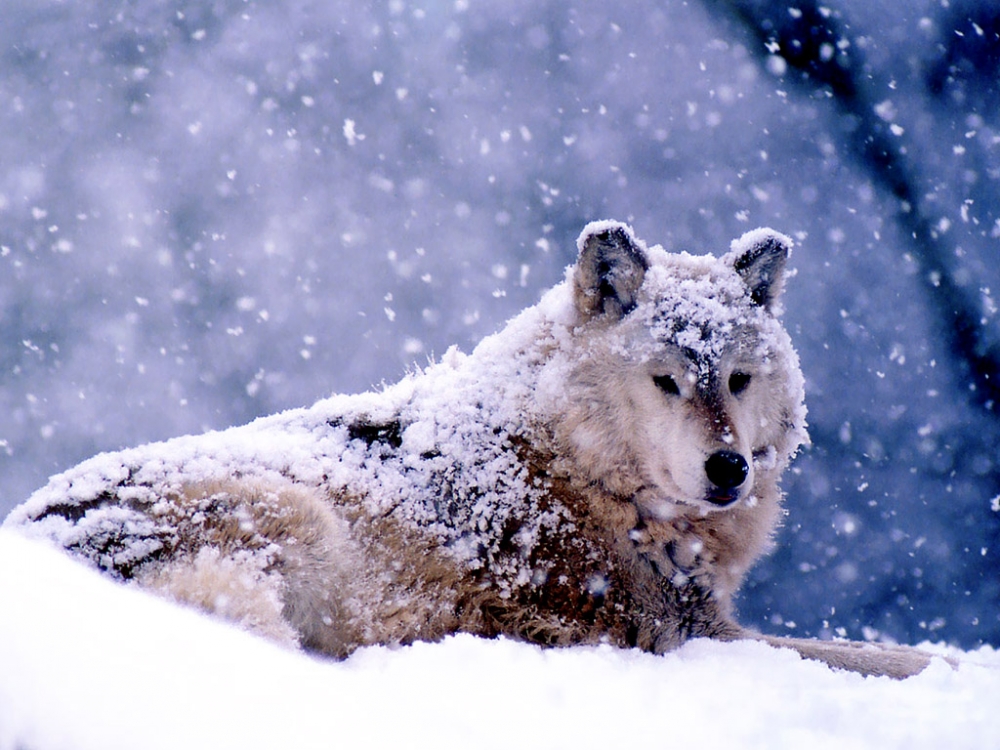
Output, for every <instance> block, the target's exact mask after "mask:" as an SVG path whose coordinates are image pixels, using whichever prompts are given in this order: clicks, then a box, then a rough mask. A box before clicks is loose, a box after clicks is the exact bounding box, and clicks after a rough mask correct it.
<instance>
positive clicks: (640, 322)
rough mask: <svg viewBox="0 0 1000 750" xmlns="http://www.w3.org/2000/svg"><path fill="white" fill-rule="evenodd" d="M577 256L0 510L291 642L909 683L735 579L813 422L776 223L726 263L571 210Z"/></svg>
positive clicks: (338, 650) (911, 667)
mask: <svg viewBox="0 0 1000 750" xmlns="http://www.w3.org/2000/svg"><path fill="white" fill-rule="evenodd" d="M577 245H578V250H579V255H578V259H577V261H576V263H575V264H574V265H572V266H570V267H569V268H568V269H567V271H566V276H565V279H564V280H563V282H562V283H560V284H558V285H557V286H555V287H554V288H552V289H551V290H549V291H548V292H547V293H546V294H545V295H544V296H543V297H542V298H541V300H540V301H539V302H538V304H536V305H535V306H533V307H530V308H528V309H527V310H525V311H523V312H522V313H521V314H520V315H518V316H517V317H515V318H514V319H512V320H511V321H510V322H509V323H508V324H507V326H506V327H505V328H504V329H503V330H501V331H500V332H499V333H497V334H494V335H493V336H490V337H487V338H485V339H484V340H482V342H481V343H480V344H479V345H478V346H476V347H475V349H474V351H473V352H472V353H471V354H468V355H466V354H463V353H462V352H460V351H459V350H458V349H456V348H454V347H452V348H451V349H449V350H448V351H447V352H446V353H445V354H444V355H443V356H442V357H441V358H440V360H439V361H437V362H434V363H431V364H429V365H428V366H426V367H425V368H423V369H418V370H416V371H414V372H412V373H410V374H409V375H407V376H406V377H405V378H404V379H403V380H402V381H400V382H398V383H396V384H395V385H391V386H388V387H384V388H382V389H381V390H379V391H373V392H369V393H362V394H356V395H338V396H333V397H331V398H327V399H324V400H322V401H320V402H318V403H316V404H315V405H313V406H312V407H308V408H302V409H294V410H290V411H286V412H283V413H280V414H277V415H274V416H271V417H266V418H262V419H258V420H256V421H254V422H252V423H250V424H248V425H244V426H241V427H235V428H231V429H228V430H224V431H220V432H211V433H206V434H203V435H200V436H188V437H181V438H177V439H173V440H169V441H166V442H162V443H155V444H150V445H146V446H142V447H138V448H133V449H128V450H123V451H120V452H116V453H108V454H102V455H98V456H96V457H95V458H92V459H90V460H88V461H86V462H84V463H83V464H80V465H79V466H77V467H76V468H73V469H70V470H69V471H66V472H65V473H63V474H60V475H57V476H55V477H53V478H52V479H51V480H50V481H49V483H48V485H47V486H45V487H43V488H42V489H40V490H38V491H37V492H35V493H34V494H33V495H32V496H31V497H30V498H29V499H28V500H27V501H26V502H25V503H24V504H23V505H21V506H20V507H18V508H16V509H15V510H14V511H12V512H11V514H10V515H9V517H8V518H7V519H6V521H5V526H7V527H17V528H19V529H21V530H22V531H23V532H24V533H27V534H29V535H32V536H35V537H39V538H44V539H47V540H50V541H51V542H53V543H55V544H57V545H58V546H60V547H61V548H63V549H65V550H67V551H68V552H70V553H71V554H73V555H74V556H76V557H78V558H81V559H82V560H84V561H86V562H87V563H88V564H90V565H92V566H94V567H96V568H98V569H100V570H101V571H104V572H105V573H107V574H108V575H110V576H113V577H114V578H116V579H119V580H120V581H123V582H126V583H127V584H129V585H133V586H139V587H142V588H144V589H147V590H149V591H152V592H155V593H157V594H159V595H161V596H164V597H167V598H169V599H172V600H175V601H177V602H181V603H185V604H187V605H191V606H194V607H197V608H199V609H202V610H204V611H206V612H209V613H213V614H215V615H217V616H220V617H223V618H225V619H228V620H230V621H232V622H235V623H236V624H238V625H240V626H241V627H243V628H245V629H248V630H251V631H254V632H256V633H259V634H261V635H264V636H267V637H269V638H272V639H274V640H276V641H278V642H280V643H284V644H287V645H289V646H291V647H294V648H302V649H306V650H308V651H313V652H318V653H320V654H325V655H328V656H332V657H335V658H344V657H346V656H348V655H349V654H351V653H352V652H353V651H355V650H356V649H358V648H359V647H363V646H368V645H373V644H407V643H412V642H414V641H418V640H437V639H440V638H442V637H443V636H445V635H447V634H451V633H457V632H464V633H472V634H475V635H478V636H483V637H496V636H506V637H510V638H515V639H519V640H523V641H528V642H532V643H536V644H541V645H545V646H568V645H573V644H597V643H608V644H613V645H615V646H618V647H622V648H630V647H631V648H639V649H642V650H645V651H650V652H654V653H664V652H667V651H670V650H671V649H674V648H676V647H678V646H679V645H681V644H682V643H684V642H685V641H686V640H688V639H691V638H715V639H721V640H735V639H743V638H753V639H758V640H764V641H766V642H768V643H770V644H772V645H776V646H780V647H787V648H792V649H795V650H796V651H798V652H799V653H800V654H801V655H802V656H804V657H806V658H810V659H818V660H821V661H823V662H826V663H827V664H829V665H830V666H832V667H834V668H839V669H848V670H853V671H856V672H860V673H862V674H873V675H889V676H892V677H905V676H908V675H911V674H915V673H917V672H919V671H920V670H922V669H923V668H924V667H925V666H926V664H927V663H928V661H929V657H928V656H927V655H925V654H923V653H921V652H919V651H917V650H915V649H908V648H903V647H889V646H881V645H874V644H857V643H848V642H822V641H811V640H807V639H790V638H775V637H770V636H765V635H761V634H758V633H756V632H753V631H751V630H749V629H747V628H744V627H742V626H741V625H739V624H738V622H737V620H736V618H735V615H734V607H733V596H734V594H735V592H736V591H737V590H738V588H739V586H740V584H741V582H742V581H743V579H744V577H745V575H746V573H747V571H748V569H749V568H750V567H751V565H752V564H753V563H754V561H755V560H757V559H758V558H759V557H760V556H761V555H762V554H763V553H764V552H766V551H767V550H768V548H769V546H770V545H771V539H772V535H773V533H774V530H775V528H776V526H777V525H778V523H779V521H780V518H781V515H782V508H781V504H782V492H781V490H780V487H779V481H780V478H781V475H782V473H783V471H784V470H785V469H786V467H787V466H788V464H789V462H790V461H791V459H792V458H793V456H794V455H795V453H796V452H797V450H798V449H799V447H800V446H801V445H803V444H804V443H805V442H806V441H807V439H808V438H807V432H806V408H805V405H804V387H803V376H802V373H801V370H800V367H799V362H798V358H797V355H796V353H795V351H794V349H793V347H792V344H791V341H790V339H789V336H788V334H787V332H786V331H785V329H784V328H783V327H782V325H781V322H780V313H781V295H782V291H783V287H784V283H785V278H786V275H787V274H786V265H787V261H788V257H789V252H790V250H791V247H792V241H791V240H790V239H789V238H788V237H785V236H784V235H782V234H780V233H778V232H775V231H773V230H770V229H758V230H754V231H752V232H749V233H747V234H745V235H744V236H742V237H741V238H739V239H738V240H736V241H734V242H733V243H732V246H731V248H730V249H729V251H728V253H726V254H725V255H723V257H721V258H716V257H713V256H711V255H704V256H695V255H690V254H687V253H668V252H667V251H665V250H664V249H663V248H661V247H659V246H647V245H646V244H645V243H644V242H642V241H641V240H639V239H638V238H637V237H636V235H635V233H634V232H633V230H632V229H631V228H630V227H629V226H627V225H626V224H623V223H620V222H616V221H600V222H593V223H590V224H588V225H587V226H586V227H585V228H584V230H583V232H582V234H581V235H580V237H579V239H578V243H577Z"/></svg>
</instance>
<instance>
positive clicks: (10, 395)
mask: <svg viewBox="0 0 1000 750" xmlns="http://www.w3.org/2000/svg"><path fill="white" fill-rule="evenodd" d="M614 5H621V6H622V7H613V6H614ZM945 6H947V7H945ZM998 34H1000V8H998V7H997V6H996V3H994V2H990V1H989V0H982V1H981V2H971V1H970V2H961V1H959V0H953V1H952V2H951V3H950V4H949V3H941V2H938V1H937V0H934V1H933V2H931V1H929V0H927V1H925V0H910V1H909V2H907V3H896V2H890V1H889V0H876V2H871V1H870V0H869V1H868V2H860V0H838V1H836V2H830V3H826V4H825V5H822V6H820V5H817V4H815V3H814V2H803V3H794V4H783V3H776V2H751V1H750V0H732V1H730V2H726V1H724V0H701V1H698V0H689V2H686V3H683V2H656V3H652V2H649V3H647V2H642V3H629V4H611V3H597V2H582V1H581V2H568V1H566V0H545V1H539V0H530V1H529V0H509V1H508V0H503V1H501V0H497V1H494V2H476V0H449V1H448V2H434V1H428V2H424V3H421V2H414V3H410V2H402V0H393V1H392V2H369V3H365V2H358V1H357V0H350V1H344V2H333V1H329V2H302V1H300V0H286V1H284V2H244V1H242V0H217V1H216V2H210V1H209V0H201V1H192V2H160V1H154V0H137V1H136V2H128V3H126V2H111V3H109V2H106V0H100V1H98V0H75V1H74V2H63V1H61V0H60V1H54V0H11V1H10V2H8V3H7V4H6V5H5V8H4V22H3V24H2V25H0V477H2V481H0V515H2V514H3V513H4V512H6V510H8V509H10V508H11V507H13V506H14V505H15V504H17V503H18V502H20V501H21V500H23V499H24V498H25V497H26V496H27V495H28V494H29V492H30V491H31V490H32V489H34V488H35V487H37V486H39V485H40V484H42V483H43V482H44V481H45V479H46V477H47V476H48V475H49V474H51V473H54V472H57V471H59V470H61V469H64V468H67V467H68V466H70V465H72V464H74V463H76V462H77V461H79V460H81V459H83V458H85V457H87V456H89V455H91V454H93V453H95V452H97V451H101V450H107V449H115V448H120V447H124V446H127V445H131V444H136V443H140V442H145V441H149V440H155V439H161V438H165V437H169V436H172V435H177V434H181V433H188V432H197V431H201V430H204V429H206V428H218V427H225V426H228V425H232V424H237V423H242V422H245V421H248V420H249V419H251V418H253V417H255V416H258V415H261V414H266V413H270V412H274V411H277V410H279V409H283V408H287V407H291V406H299V405H304V404H308V403H310V402H312V401H314V400H315V399H317V398H319V397H322V396H324V395H327V394H329V393H331V392H334V391H356V390H363V389H367V388H369V387H371V386H372V385H375V384H378V383H379V382H381V381H383V380H385V381H393V380H396V379H397V378H399V377H400V376H401V375H402V374H403V373H404V371H405V370H406V368H407V367H408V366H409V365H410V364H411V363H414V362H417V363H422V362H425V361H426V359H427V357H428V356H431V355H433V354H434V353H441V352H443V351H444V349H445V348H446V347H447V346H448V345H449V344H452V343H458V344H459V345H460V346H461V347H462V348H463V349H465V350H469V349H471V347H472V346H474V345H475V343H476V342H477V341H478V340H479V339H480V338H482V337H483V336H484V335H487V334H488V333H491V332H493V331H494V330H496V329H498V328H499V327H500V326H502V324H503V322H504V321H505V320H506V319H507V318H508V317H510V316H511V315H513V314H514V313H516V312H517V311H518V310H520V309H521V308H523V307H525V306H526V305H529V304H532V303H533V302H534V301H536V300H537V298H538V296H539V293H540V291H541V290H542V289H545V288H547V287H549V286H551V285H553V284H554V283H556V282H557V281H559V280H560V279H561V276H562V269H563V268H564V267H565V266H566V265H567V264H569V263H571V262H572V261H573V259H574V253H575V248H574V244H573V243H574V240H575V238H576V235H577V234H578V232H579V230H580V229H581V227H582V226H583V224H584V223H586V222H587V221H590V220H592V219H598V218H617V219H622V220H627V221H629V222H630V223H632V224H633V226H634V227H635V229H636V232H637V233H638V234H639V236H641V237H643V238H645V239H646V240H647V241H649V242H659V243H661V244H663V245H664V246H665V247H667V248H668V249H676V250H681V249H683V250H690V251H693V252H699V253H700V252H713V253H716V254H719V253H721V252H724V251H725V250H726V249H727V247H728V243H729V241H730V240H731V239H732V238H733V237H736V236H738V235H739V234H741V233H742V232H744V231H746V230H747V229H750V228H753V227H756V226H759V225H770V226H773V227H774V228H776V229H778V230H780V231H782V232H785V233H787V234H790V235H792V236H793V237H795V238H796V239H797V241H798V243H799V246H798V248H797V249H796V252H795V254H794V257H793V264H794V266H795V267H796V269H797V271H798V274H797V276H796V277H795V278H794V279H793V280H792V281H791V282H790V284H789V287H788V292H787V296H786V300H785V302H786V313H785V320H786V323H787V325H788V327H789V328H790V330H791V332H792V334H793V338H794V340H795V342H796V344H797V346H798V348H799V352H800V354H801V357H802V364H803V368H804V370H805V374H806V379H807V392H808V400H809V407H810V423H811V434H812V439H813V447H812V448H811V449H810V450H808V451H806V452H804V453H803V455H802V456H801V457H800V458H799V459H798V460H797V462H796V463H795V465H794V470H793V473H792V474H791V475H790V476H789V477H788V480H787V481H786V488H787V490H788V493H789V498H788V517H787V520H786V523H785V526H784V528H783V529H782V531H781V532H780V534H779V536H778V539H777V542H778V546H777V549H776V551H775V553H774V554H772V555H771V556H770V557H769V558H768V559H766V560H765V561H764V562H763V563H761V564H760V565H759V566H758V567H757V568H756V569H755V571H754V573H753V575H752V578H751V580H750V582H749V584H748V586H747V587H746V589H745V591H744V594H743V595H742V597H741V600H740V611H741V617H742V620H743V621H744V622H746V623H748V624H752V625H755V626H757V627H760V628H762V629H764V630H767V631H770V632H794V633H796V634H799V635H818V634H821V633H823V632H824V631H828V632H832V633H836V632H840V633H842V634H845V635H849V636H851V637H874V636H875V635H877V634H882V635H885V636H888V637H891V638H895V639H899V640H903V641H910V642H914V641H919V640H924V639H927V638H930V639H935V640H937V639H944V640H947V641H949V642H952V643H955V644H959V645H962V646H965V647H970V646H973V645H976V644H978V643H980V642H983V641H985V642H988V643H992V644H995V645H1000V565H998V562H1000V539H998V533H1000V510H997V504H998V503H997V501H994V500H993V498H996V497H997V496H998V495H1000V422H998V414H997V411H996V409H994V399H995V397H996V396H997V395H998V394H997V388H998V383H997V381H998V380H1000V372H998V369H997V361H998V353H997V350H998V344H1000V329H998V316H997V304H998V299H1000V297H998V296H997V295H998V294H1000V189H998V188H1000V106H998V101H1000V91H998V88H1000V87H998V83H997V82H998V80H1000V38H998Z"/></svg>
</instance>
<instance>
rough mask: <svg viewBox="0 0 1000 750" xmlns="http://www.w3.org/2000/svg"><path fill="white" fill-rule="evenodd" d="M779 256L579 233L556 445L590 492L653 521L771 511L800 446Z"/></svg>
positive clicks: (740, 246) (622, 230)
mask: <svg viewBox="0 0 1000 750" xmlns="http://www.w3.org/2000/svg"><path fill="white" fill-rule="evenodd" d="M791 244H792V243H791V240H790V239H789V238H787V237H785V236H783V235H780V234H778V233H777V232H774V231H772V230H769V229H758V230H755V231H753V232H749V233H747V234H745V235H744V236H743V237H741V238H740V239H739V240H736V241H734V242H733V243H732V247H731V249H730V251H729V253H728V254H726V255H725V256H724V257H722V258H714V257H711V256H692V255H688V254H687V253H676V254H674V253H667V252H665V251H664V250H663V249H662V248H660V247H658V246H655V247H649V248H647V247H646V246H645V245H644V243H643V242H641V241H640V240H638V239H636V237H635V235H634V234H633V233H632V230H631V228H629V227H628V226H626V225H624V224H620V223H617V222H608V221H604V222H594V223H591V224H589V225H587V227H586V228H585V229H584V231H583V233H582V234H581V235H580V239H579V241H578V245H579V250H580V256H579V260H578V262H577V264H576V266H575V267H574V269H573V270H572V272H571V274H572V285H573V299H574V307H575V311H576V316H577V321H576V323H577V327H576V336H575V337H574V340H575V341H576V344H577V351H576V354H575V357H576V359H575V363H574V365H573V370H572V375H571V378H570V383H569V384H567V386H568V387H567V389H566V394H567V396H568V399H567V400H568V402H569V403H568V404H567V405H566V409H567V413H566V419H564V420H563V421H562V424H561V428H560V433H561V435H560V438H561V440H562V441H563V443H564V444H565V445H566V447H567V449H568V450H570V451H571V452H572V453H574V454H575V456H576V458H577V460H576V462H575V464H576V466H577V467H586V469H585V470H586V471H588V473H589V477H588V479H589V481H593V482H598V483H600V484H602V485H603V486H604V487H605V488H606V489H607V490H609V491H611V492H613V493H615V494H620V495H622V496H627V497H633V498H636V499H638V500H639V501H640V502H641V504H642V505H643V506H645V507H646V508H647V510H648V511H649V512H651V513H653V514H655V515H659V516H661V517H664V518H666V517H670V516H673V515H675V514H676V513H678V512H680V511H682V510H683V508H684V507H687V508H689V509H692V508H693V509H695V510H696V511H697V512H699V513H707V512H715V511H719V510H722V509H726V508H733V507H747V506H750V507H752V506H754V505H755V504H756V503H758V502H768V503H774V504H775V505H776V504H777V502H778V498H779V497H780V493H779V491H778V489H777V481H778V478H779V476H780V474H781V472H782V471H783V470H784V468H785V467H786V466H787V464H788V461H789V460H790V458H791V457H792V455H793V454H794V453H795V451H796V449H797V448H798V447H799V445H801V444H802V443H803V442H805V441H806V439H807V437H806V432H805V406H804V403H803V397H804V396H803V380H802V374H801V372H800V370H799V364H798V358H797V356H796V354H795V351H794V350H793V349H792V346H791V342H790V340H789V338H788V335H787V334H786V333H785V330H784V329H783V328H782V326H781V324H780V322H779V320H778V317H777V316H778V314H779V313H780V296H781V292H782V287H783V284H784V276H785V264H786V261H787V259H788V254H789V251H790V248H791Z"/></svg>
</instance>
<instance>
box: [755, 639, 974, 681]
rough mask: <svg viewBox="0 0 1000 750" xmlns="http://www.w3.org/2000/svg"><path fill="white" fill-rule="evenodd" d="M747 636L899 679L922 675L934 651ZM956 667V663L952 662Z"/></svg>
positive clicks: (806, 656)
mask: <svg viewBox="0 0 1000 750" xmlns="http://www.w3.org/2000/svg"><path fill="white" fill-rule="evenodd" d="M745 637H746V638H752V639H754V640H757V641H763V642H764V643H767V644H769V645H771V646H774V647H775V648H790V649H793V650H794V651H797V652H798V653H799V655H800V656H801V657H802V658H803V659H813V660H815V661H821V662H823V663H824V664H826V665H827V666H829V667H830V668H831V669H843V670H848V671H850V672H858V673H859V674H863V675H866V676H869V675H870V676H875V677H883V676H884V677H892V678H893V679H896V680H902V679H904V678H906V677H912V676H913V675H915V674H919V673H920V672H922V671H924V669H925V668H926V667H927V665H928V664H930V661H931V655H930V654H928V653H926V652H924V651H920V650H919V649H916V648H911V647H909V646H890V645H886V644H882V643H860V642H858V641H820V640H814V639H811V638H784V637H781V636H771V635H761V634H759V633H753V632H751V631H747V632H746V634H745ZM949 663H951V662H949ZM952 666H955V665H954V664H953V663H952Z"/></svg>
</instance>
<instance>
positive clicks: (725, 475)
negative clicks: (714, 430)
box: [705, 451, 749, 490]
mask: <svg viewBox="0 0 1000 750" xmlns="http://www.w3.org/2000/svg"><path fill="white" fill-rule="evenodd" d="M748 471H749V467H748V466H747V461H746V459H745V458H743V456H741V455H740V454H739V453H735V452H734V451H718V452H716V453H713V454H712V455H711V456H709V457H708V460H707V461H705V474H706V475H708V481H710V482H711V483H712V484H714V485H715V486H716V487H718V488H719V489H720V490H732V489H735V488H736V487H739V486H740V485H741V484H743V480H745V479H746V478H747V472H748Z"/></svg>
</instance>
